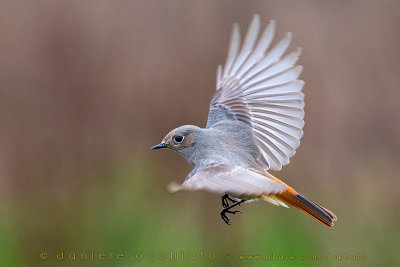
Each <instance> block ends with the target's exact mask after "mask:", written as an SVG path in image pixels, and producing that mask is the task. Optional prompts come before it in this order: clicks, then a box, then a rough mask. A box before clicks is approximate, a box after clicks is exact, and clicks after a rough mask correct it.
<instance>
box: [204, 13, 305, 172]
mask: <svg viewBox="0 0 400 267" xmlns="http://www.w3.org/2000/svg"><path fill="white" fill-rule="evenodd" d="M259 33H260V17H259V15H255V16H254V18H253V20H252V22H251V23H250V25H249V28H248V31H247V34H246V37H245V39H244V42H243V45H242V46H241V44H240V29H239V26H238V24H234V25H233V29H232V34H231V42H230V46H229V52H228V56H227V60H226V63H225V66H224V68H222V66H219V67H218V72H217V92H216V93H215V95H214V97H213V99H212V101H211V106H210V114H209V119H208V122H207V127H208V128H210V127H213V125H215V124H216V123H217V122H218V121H219V120H224V119H233V120H239V121H242V122H244V123H246V124H248V125H249V127H251V129H252V131H253V135H254V140H255V142H256V143H257V145H258V148H259V152H260V156H258V158H257V160H258V161H259V162H261V163H262V165H263V166H264V167H266V168H267V169H268V168H271V169H273V170H280V169H281V168H282V166H284V165H286V164H288V163H289V161H290V157H292V156H293V155H294V154H295V153H296V149H297V148H298V147H299V145H300V138H301V137H302V136H303V130H302V129H303V127H304V94H303V93H302V92H301V91H302V89H303V86H304V82H303V81H301V80H298V78H299V76H300V74H301V72H302V69H303V67H302V66H296V65H295V64H296V63H297V61H298V59H299V57H300V54H301V49H300V48H297V49H295V50H294V51H292V52H289V53H287V54H285V53H286V51H287V49H288V47H289V45H290V42H291V40H292V34H291V33H286V34H285V35H284V37H283V38H282V39H281V40H280V41H279V42H278V43H277V44H276V45H275V46H272V48H270V47H271V43H272V40H273V37H274V35H275V22H274V21H270V23H269V24H268V25H267V27H266V28H265V29H264V30H263V32H262V34H261V37H259Z"/></svg>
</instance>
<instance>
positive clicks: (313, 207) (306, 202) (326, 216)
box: [276, 187, 337, 227]
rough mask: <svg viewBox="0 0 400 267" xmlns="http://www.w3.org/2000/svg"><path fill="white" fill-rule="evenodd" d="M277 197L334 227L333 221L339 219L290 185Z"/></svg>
mask: <svg viewBox="0 0 400 267" xmlns="http://www.w3.org/2000/svg"><path fill="white" fill-rule="evenodd" d="M276 197H277V198H278V199H280V200H281V201H283V202H284V203H287V204H289V205H292V206H293V207H295V208H298V209H299V210H301V211H302V212H304V213H306V214H308V215H310V216H311V217H312V218H313V219H315V220H317V221H318V222H320V223H322V224H324V225H326V226H328V227H332V226H333V222H335V221H337V217H336V215H335V214H334V213H333V212H331V211H329V210H327V209H325V208H324V207H321V206H320V205H318V204H317V203H315V202H313V201H311V200H310V199H308V198H307V197H305V196H303V195H302V194H299V193H297V192H296V191H294V190H293V189H292V188H290V187H288V189H287V190H286V191H285V192H283V193H282V194H277V195H276Z"/></svg>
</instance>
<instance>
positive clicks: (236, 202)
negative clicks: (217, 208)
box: [220, 199, 246, 225]
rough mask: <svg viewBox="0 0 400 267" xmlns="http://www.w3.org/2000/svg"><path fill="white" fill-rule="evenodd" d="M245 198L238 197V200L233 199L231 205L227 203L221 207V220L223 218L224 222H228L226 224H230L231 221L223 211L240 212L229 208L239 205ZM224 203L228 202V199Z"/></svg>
mask: <svg viewBox="0 0 400 267" xmlns="http://www.w3.org/2000/svg"><path fill="white" fill-rule="evenodd" d="M245 201H246V200H243V199H240V200H238V201H235V202H234V203H233V204H232V205H230V206H229V205H228V206H224V207H223V209H222V211H221V213H220V214H221V218H222V220H224V222H225V223H226V224H228V225H230V224H231V221H230V220H229V218H228V216H226V214H225V213H230V214H236V213H238V212H240V211H238V210H230V209H231V208H233V207H236V206H237V205H240V204H241V203H243V202H245ZM226 203H228V201H226Z"/></svg>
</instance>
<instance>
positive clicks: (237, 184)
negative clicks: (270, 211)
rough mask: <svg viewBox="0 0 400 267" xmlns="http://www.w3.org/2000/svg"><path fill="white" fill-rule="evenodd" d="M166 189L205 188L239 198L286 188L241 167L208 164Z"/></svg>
mask: <svg viewBox="0 0 400 267" xmlns="http://www.w3.org/2000/svg"><path fill="white" fill-rule="evenodd" d="M168 189H169V191H170V192H177V191H180V190H206V191H209V192H213V193H216V194H224V193H227V194H229V195H232V196H235V197H239V198H254V197H259V196H261V195H269V194H277V193H281V192H283V191H284V190H286V185H284V184H281V183H278V182H276V181H274V180H272V179H271V178H268V177H266V176H264V175H262V174H260V173H258V172H255V171H252V170H249V169H245V168H243V167H237V166H236V167H232V166H227V165H210V166H206V167H202V168H195V169H194V170H193V171H192V172H191V173H190V174H189V175H188V177H187V178H186V180H185V182H184V183H183V184H181V185H178V184H176V183H172V184H170V185H169V186H168Z"/></svg>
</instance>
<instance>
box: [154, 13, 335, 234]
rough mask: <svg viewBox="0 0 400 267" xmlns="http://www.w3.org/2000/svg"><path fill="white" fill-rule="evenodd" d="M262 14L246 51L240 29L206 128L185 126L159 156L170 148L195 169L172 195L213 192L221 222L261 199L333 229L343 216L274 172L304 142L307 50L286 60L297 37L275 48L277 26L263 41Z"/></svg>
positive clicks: (173, 133) (221, 70) (289, 36)
mask: <svg viewBox="0 0 400 267" xmlns="http://www.w3.org/2000/svg"><path fill="white" fill-rule="evenodd" d="M260 30H261V29H260V17H259V15H254V18H253V20H252V21H251V23H250V25H249V28H248V31H247V34H246V37H245V38H244V41H243V43H242V44H241V38H240V29H239V25H238V24H234V25H233V29H232V34H231V40H230V45H229V51H228V56H227V59H226V62H225V65H224V67H222V66H221V65H220V66H218V71H217V86H216V87H217V88H216V92H215V94H214V96H213V97H212V100H211V103H210V110H209V114H208V121H207V126H206V128H199V127H197V126H193V125H184V126H181V127H178V128H176V129H174V130H172V131H171V132H169V133H168V134H167V135H166V136H165V137H164V139H163V140H162V142H161V143H160V144H158V145H156V146H153V147H152V149H160V148H169V149H171V150H174V151H176V152H178V153H179V154H180V155H182V156H183V158H185V160H186V161H187V162H188V163H189V164H190V165H191V166H192V167H193V170H192V171H191V172H190V173H189V175H188V176H187V177H186V179H185V181H184V182H183V183H182V184H177V183H172V184H170V185H169V186H168V189H169V191H170V192H177V191H180V190H206V191H210V192H213V193H216V194H221V195H222V211H221V213H220V215H221V218H222V219H223V220H224V222H225V223H226V224H231V221H230V219H229V218H228V216H227V214H235V213H237V212H239V211H238V210H232V208H234V207H237V206H238V205H240V204H241V203H243V202H246V201H250V200H253V199H261V200H264V201H268V202H270V203H272V204H275V205H278V206H283V207H288V206H293V207H296V208H298V209H299V210H301V211H303V212H304V213H306V214H308V215H310V216H311V217H312V218H314V219H315V220H317V221H318V222H320V223H322V224H324V225H326V226H328V227H332V226H333V223H334V221H336V220H337V217H336V215H335V214H334V213H333V212H331V211H329V210H327V209H326V208H324V207H322V206H320V205H318V204H316V203H315V202H313V201H311V200H310V199H309V198H307V197H305V196H304V195H302V194H300V193H299V192H297V191H296V190H295V189H293V188H292V187H290V186H289V185H287V184H285V183H284V182H282V181H281V180H279V179H278V178H276V177H274V176H272V175H271V174H270V173H269V172H268V170H274V171H279V170H281V169H282V166H285V165H287V164H288V163H289V159H290V158H291V157H292V156H293V155H294V154H295V153H296V149H297V148H298V147H299V145H300V138H301V137H302V136H303V130H302V129H303V127H304V94H303V93H302V92H301V91H302V89H303V86H304V82H303V81H302V80H299V76H300V73H301V71H302V66H297V65H295V64H296V62H297V60H298V59H299V56H300V54H301V49H300V48H297V49H296V50H294V51H292V52H290V53H286V50H287V49H288V46H289V44H290V42H291V39H292V34H291V33H286V34H285V36H284V37H283V38H282V39H281V40H280V41H279V42H277V44H276V45H274V46H271V43H272V40H273V37H274V35H275V22H274V21H270V22H269V24H268V25H267V26H266V27H265V29H264V30H263V31H262V32H261V34H260Z"/></svg>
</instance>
